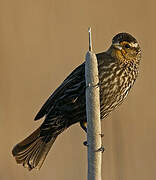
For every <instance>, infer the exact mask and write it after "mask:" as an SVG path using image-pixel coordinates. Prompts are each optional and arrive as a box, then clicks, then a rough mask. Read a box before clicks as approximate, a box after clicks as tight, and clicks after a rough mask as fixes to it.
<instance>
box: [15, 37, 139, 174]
mask: <svg viewBox="0 0 156 180" xmlns="http://www.w3.org/2000/svg"><path fill="white" fill-rule="evenodd" d="M96 56H97V60H98V69H99V82H100V84H99V86H100V110H101V119H104V118H105V117H106V116H107V115H108V114H109V113H110V112H111V111H112V110H113V109H114V108H115V107H117V106H118V105H119V104H120V103H121V102H122V101H123V99H124V98H125V97H126V96H127V94H128V92H129V90H130V89H131V87H132V85H133V84H134V82H135V80H136V78H137V75H138V66H139V62H140V59H141V51H140V47H139V44H138V43H137V41H136V39H135V38H133V37H132V36H131V35H130V34H128V33H120V34H118V35H116V36H115V37H114V38H113V40H112V45H111V47H110V48H109V49H108V51H106V52H103V53H99V54H97V55H96ZM44 116H45V120H44V122H43V124H42V125H41V126H40V127H39V128H38V129H37V130H36V131H35V132H34V133H33V134H32V135H30V136H29V137H28V138H26V139H25V140H24V141H22V142H21V143H19V144H17V145H16V146H15V147H14V149H13V151H12V152H13V156H14V157H15V159H16V161H17V163H22V164H23V165H24V166H25V167H27V168H28V169H29V170H31V169H33V168H38V169H39V168H40V167H41V166H42V164H43V161H44V159H45V157H46V155H47V153H48V152H49V150H50V148H51V146H52V144H53V143H54V141H55V139H56V137H57V136H58V135H59V134H60V133H61V132H63V131H64V130H65V129H66V128H68V127H69V126H71V125H72V124H75V123H77V122H80V125H81V127H82V128H83V129H84V130H85V131H86V104H85V63H83V64H81V65H80V66H78V67H77V68H76V69H75V70H74V71H73V72H72V73H71V74H70V75H69V76H68V77H67V78H66V79H65V80H64V81H63V83H62V84H61V85H60V86H59V87H58V88H57V89H56V91H55V92H54V93H53V94H52V95H51V96H50V97H49V99H48V100H47V101H46V103H45V104H44V105H43V107H42V108H41V110H40V111H39V112H38V114H37V115H36V117H35V120H38V119H40V118H42V117H44Z"/></svg>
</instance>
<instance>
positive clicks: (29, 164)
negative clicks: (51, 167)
mask: <svg viewBox="0 0 156 180" xmlns="http://www.w3.org/2000/svg"><path fill="white" fill-rule="evenodd" d="M56 138H57V135H54V136H51V135H47V136H46V137H44V138H43V137H41V136H40V128H38V129H37V130H36V131H34V132H33V133H32V134H31V135H30V136H28V137H27V138H26V139H24V140H23V141H22V142H20V143H19V144H17V145H16V146H15V147H14V148H13V150H12V154H13V156H14V157H15V159H16V162H17V163H18V164H23V166H24V167H26V168H27V169H28V170H32V169H33V168H36V169H40V168H41V166H42V164H43V162H44V160H45V158H46V156H47V154H48V152H49V150H50V148H51V146H52V145H53V143H54V142H55V140H56ZM47 139H48V141H46V140H47Z"/></svg>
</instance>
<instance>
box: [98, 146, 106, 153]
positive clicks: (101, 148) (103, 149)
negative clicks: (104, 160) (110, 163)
mask: <svg viewBox="0 0 156 180" xmlns="http://www.w3.org/2000/svg"><path fill="white" fill-rule="evenodd" d="M104 151H105V148H104V147H103V146H101V147H100V148H99V149H98V150H97V151H96V152H102V153H103V152H104Z"/></svg>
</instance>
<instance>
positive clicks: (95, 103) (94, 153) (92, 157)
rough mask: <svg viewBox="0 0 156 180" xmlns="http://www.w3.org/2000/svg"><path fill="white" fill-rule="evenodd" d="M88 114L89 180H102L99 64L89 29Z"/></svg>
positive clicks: (87, 63) (87, 59) (86, 67)
mask: <svg viewBox="0 0 156 180" xmlns="http://www.w3.org/2000/svg"><path fill="white" fill-rule="evenodd" d="M85 78H86V112H87V144H88V180H101V162H102V153H101V151H100V148H101V120H100V97H99V78H98V64H97V58H96V55H95V53H93V52H92V42H91V28H89V51H88V52H87V54H86V63H85Z"/></svg>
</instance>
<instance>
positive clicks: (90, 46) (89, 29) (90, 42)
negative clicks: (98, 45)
mask: <svg viewBox="0 0 156 180" xmlns="http://www.w3.org/2000/svg"><path fill="white" fill-rule="evenodd" d="M88 33H89V51H92V37H91V27H89V28H88Z"/></svg>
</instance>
